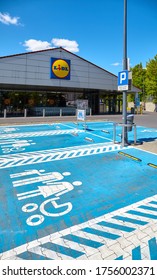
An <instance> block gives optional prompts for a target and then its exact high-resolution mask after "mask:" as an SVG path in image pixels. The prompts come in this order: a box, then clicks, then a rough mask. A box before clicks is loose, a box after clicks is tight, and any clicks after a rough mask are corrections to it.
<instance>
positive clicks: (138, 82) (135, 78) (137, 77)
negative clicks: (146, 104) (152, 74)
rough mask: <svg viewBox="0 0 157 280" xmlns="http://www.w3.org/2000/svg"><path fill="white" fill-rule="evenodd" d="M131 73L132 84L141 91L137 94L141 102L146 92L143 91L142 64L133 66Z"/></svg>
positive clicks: (143, 73) (144, 73) (143, 69)
mask: <svg viewBox="0 0 157 280" xmlns="http://www.w3.org/2000/svg"><path fill="white" fill-rule="evenodd" d="M131 71H132V84H133V85H134V86H135V87H137V88H139V89H141V90H142V91H141V92H139V97H140V100H141V101H145V96H146V90H145V83H146V72H147V71H146V69H145V68H143V66H142V63H140V64H137V65H135V66H134V67H133V68H131Z"/></svg>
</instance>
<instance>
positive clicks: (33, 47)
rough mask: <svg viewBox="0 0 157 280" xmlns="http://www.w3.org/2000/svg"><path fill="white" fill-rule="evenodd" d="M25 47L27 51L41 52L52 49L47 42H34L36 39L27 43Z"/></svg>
mask: <svg viewBox="0 0 157 280" xmlns="http://www.w3.org/2000/svg"><path fill="white" fill-rule="evenodd" d="M23 46H24V47H26V50H27V51H39V50H45V49H50V48H51V47H52V46H51V44H50V43H49V42H47V41H41V40H34V39H30V40H27V41H25V42H24V44H23Z"/></svg>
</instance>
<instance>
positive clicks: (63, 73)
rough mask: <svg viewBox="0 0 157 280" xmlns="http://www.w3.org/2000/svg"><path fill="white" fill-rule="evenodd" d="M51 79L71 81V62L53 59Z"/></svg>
mask: <svg viewBox="0 0 157 280" xmlns="http://www.w3.org/2000/svg"><path fill="white" fill-rule="evenodd" d="M50 78H51V79H65V80H70V60H68V59H61V58H54V57H51V63H50Z"/></svg>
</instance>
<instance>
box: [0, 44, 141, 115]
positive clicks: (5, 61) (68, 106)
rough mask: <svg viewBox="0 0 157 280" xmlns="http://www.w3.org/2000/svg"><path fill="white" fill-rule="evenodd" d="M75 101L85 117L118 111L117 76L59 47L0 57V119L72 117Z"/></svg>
mask: <svg viewBox="0 0 157 280" xmlns="http://www.w3.org/2000/svg"><path fill="white" fill-rule="evenodd" d="M136 90H137V89H136V88H133V90H132V91H134V92H136ZM79 99H83V100H88V109H87V114H92V115H93V114H105V113H107V114H115V113H116V114H117V113H121V111H122V93H121V92H118V91H117V76H116V75H114V74H112V73H110V72H108V71H106V70H104V69H102V68H100V67H98V66H97V65H95V64H93V63H91V62H89V61H87V60H85V59H83V58H81V57H79V56H77V55H75V54H73V53H71V52H69V51H67V50H65V49H63V48H53V49H48V50H43V51H36V52H29V53H23V54H17V55H10V56H4V57H0V116H1V117H11V116H24V115H25V116H44V115H45V116H53V115H61V114H62V115H75V114H76V108H77V100H79Z"/></svg>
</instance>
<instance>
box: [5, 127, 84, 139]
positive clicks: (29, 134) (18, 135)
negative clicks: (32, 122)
mask: <svg viewBox="0 0 157 280" xmlns="http://www.w3.org/2000/svg"><path fill="white" fill-rule="evenodd" d="M72 133H84V131H83V130H76V129H65V130H59V129H58V130H50V131H49V130H48V131H36V132H21V133H8V134H3V135H1V136H0V139H11V138H26V137H27V138H29V137H38V136H51V135H64V134H72Z"/></svg>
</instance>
